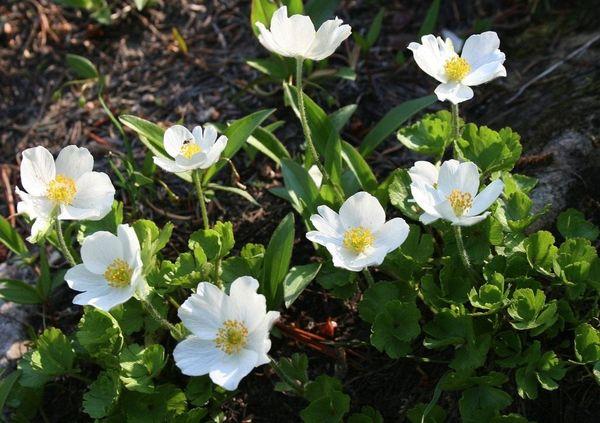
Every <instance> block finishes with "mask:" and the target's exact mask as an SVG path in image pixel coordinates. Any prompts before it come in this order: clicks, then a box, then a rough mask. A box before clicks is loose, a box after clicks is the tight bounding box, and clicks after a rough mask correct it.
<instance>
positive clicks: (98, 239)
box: [81, 231, 123, 275]
mask: <svg viewBox="0 0 600 423" xmlns="http://www.w3.org/2000/svg"><path fill="white" fill-rule="evenodd" d="M122 258H123V246H122V245H121V241H120V240H119V238H117V237H116V236H115V235H113V234H111V233H110V232H107V231H99V232H95V233H93V234H92V235H90V236H88V237H87V238H85V239H84V240H83V244H82V245H81V259H82V261H83V264H84V265H85V267H86V269H87V270H89V271H90V272H92V273H96V274H98V275H102V274H104V272H105V271H106V268H107V267H108V266H110V265H111V264H112V262H114V261H115V260H116V259H122Z"/></svg>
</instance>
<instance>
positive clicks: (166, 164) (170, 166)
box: [152, 156, 187, 173]
mask: <svg viewBox="0 0 600 423" xmlns="http://www.w3.org/2000/svg"><path fill="white" fill-rule="evenodd" d="M152 160H153V161H154V164H156V165H157V166H158V167H160V168H161V169H163V170H166V171H167V172H171V173H180V172H185V171H186V170H187V169H185V168H182V167H181V166H179V165H178V164H177V162H175V160H169V159H165V158H163V157H158V156H154V157H153V158H152Z"/></svg>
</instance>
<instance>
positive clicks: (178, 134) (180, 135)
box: [163, 125, 194, 157]
mask: <svg viewBox="0 0 600 423" xmlns="http://www.w3.org/2000/svg"><path fill="white" fill-rule="evenodd" d="M193 139H194V136H193V135H192V133H191V132H190V131H189V130H188V129H187V128H186V127H185V126H182V125H173V126H171V127H170V128H169V129H167V130H166V131H165V135H164V137H163V143H164V146H165V150H167V153H169V155H170V156H171V157H177V156H179V154H180V153H181V146H182V145H183V142H184V141H186V140H193Z"/></svg>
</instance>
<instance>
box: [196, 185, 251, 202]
mask: <svg viewBox="0 0 600 423" xmlns="http://www.w3.org/2000/svg"><path fill="white" fill-rule="evenodd" d="M206 188H208V189H212V190H216V191H225V192H228V193H231V194H235V195H239V196H240V197H242V198H243V199H244V200H246V201H248V202H249V203H252V204H254V205H255V206H256V207H260V204H258V202H257V201H256V200H255V199H254V197H252V195H250V193H249V192H248V191H245V190H243V189H241V188H237V187H229V186H226V185H220V184H213V183H212V182H209V183H208V184H206Z"/></svg>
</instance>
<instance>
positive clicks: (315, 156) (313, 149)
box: [296, 59, 344, 201]
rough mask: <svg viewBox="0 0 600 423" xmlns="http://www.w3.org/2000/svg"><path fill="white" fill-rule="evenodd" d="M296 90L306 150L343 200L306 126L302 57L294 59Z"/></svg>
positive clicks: (324, 180)
mask: <svg viewBox="0 0 600 423" xmlns="http://www.w3.org/2000/svg"><path fill="white" fill-rule="evenodd" d="M296 90H297V92H298V112H299V113H300V122H301V123H302V131H303V132H304V138H306V143H307V144H308V151H309V153H310V155H311V156H312V158H313V160H314V161H315V164H316V165H317V167H318V168H319V170H320V171H321V173H322V174H323V182H325V183H331V185H332V186H333V189H334V191H335V193H336V195H337V196H338V197H339V199H340V200H341V201H344V193H343V192H342V190H341V189H340V187H339V186H338V185H337V184H335V183H334V182H333V181H332V179H331V176H330V175H329V172H327V169H325V166H323V165H322V164H321V159H320V157H319V153H318V152H317V148H316V147H315V144H314V142H313V139H312V134H311V132H310V127H309V126H308V119H307V118H306V108H305V107H304V91H303V90H302V59H297V60H296Z"/></svg>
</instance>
